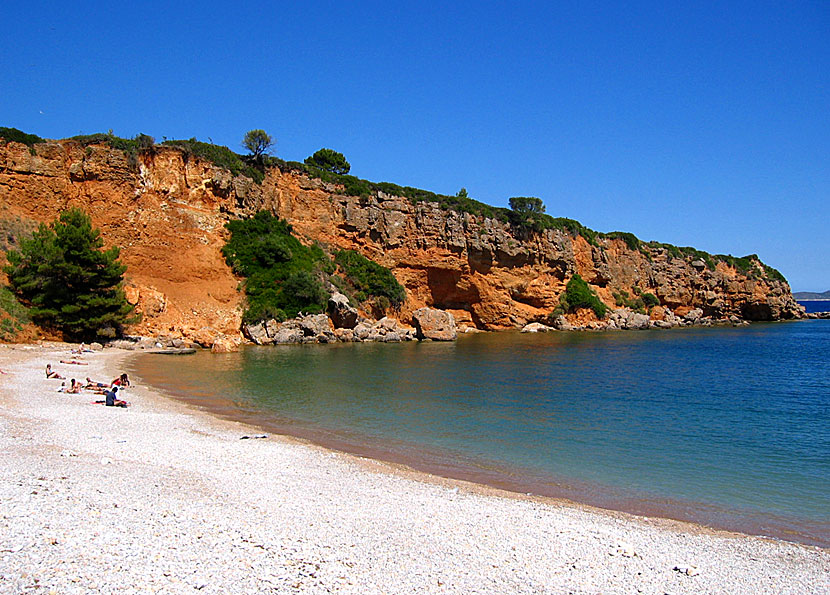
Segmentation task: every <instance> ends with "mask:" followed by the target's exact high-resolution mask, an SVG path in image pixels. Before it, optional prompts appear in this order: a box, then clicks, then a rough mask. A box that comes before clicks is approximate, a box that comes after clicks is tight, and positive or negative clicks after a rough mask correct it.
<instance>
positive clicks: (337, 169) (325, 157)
mask: <svg viewBox="0 0 830 595" xmlns="http://www.w3.org/2000/svg"><path fill="white" fill-rule="evenodd" d="M305 163H306V165H311V166H314V167H319V168H320V169H323V170H326V171H330V172H331V173H333V174H339V175H343V174H347V173H349V170H350V169H351V168H352V166H351V165H350V164H349V162H348V161H346V157H345V156H344V155H343V153H338V152H337V151H334V150H332V149H320V150H319V151H317V152H316V153H314V155H312V156H311V157H306V159H305Z"/></svg>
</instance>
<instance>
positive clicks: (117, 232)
mask: <svg viewBox="0 0 830 595" xmlns="http://www.w3.org/2000/svg"><path fill="white" fill-rule="evenodd" d="M72 206H75V207H80V208H82V209H83V210H84V211H86V212H87V213H89V215H90V216H91V218H92V220H93V223H94V224H95V225H96V226H98V227H100V228H101V230H102V235H103V238H104V240H105V242H106V244H107V245H117V246H120V247H121V259H122V261H123V262H124V264H126V265H127V267H128V269H127V273H126V276H125V279H126V290H127V296H128V299H129V301H131V302H132V303H134V304H135V305H136V307H137V310H138V312H140V313H141V315H142V319H141V321H140V322H139V323H138V324H136V325H135V326H134V327H132V328H130V329H128V330H129V332H130V333H131V334H136V335H147V336H153V337H166V338H167V340H169V341H173V340H180V341H181V340H184V341H187V342H193V343H196V344H199V345H203V346H212V345H215V344H218V345H219V347H218V350H226V349H233V348H235V346H236V345H238V344H239V343H240V342H241V341H243V340H250V341H253V342H256V343H262V344H267V343H285V342H288V343H292V342H307V341H311V340H317V341H332V340H340V341H351V340H380V341H384V340H385V341H395V340H409V339H412V338H433V339H446V338H453V337H454V333H455V332H456V328H457V331H458V332H465V331H468V330H503V329H522V328H525V327H526V326H527V325H529V324H532V323H536V324H538V325H541V326H544V327H546V328H557V329H561V330H568V329H574V328H581V329H604V328H608V329H615V328H616V329H633V328H655V327H656V328H660V327H671V326H679V325H685V324H700V323H703V324H715V323H733V324H737V323H741V322H743V321H755V320H780V319H789V318H800V317H803V316H804V313H803V309H802V308H801V307H800V306H799V305H798V304H797V302H796V301H795V300H794V299H793V296H792V293H791V291H790V287H789V285H788V284H787V282H786V281H785V280H784V279H783V277H781V276H780V274H778V273H777V272H776V271H774V270H773V269H770V268H769V267H767V266H765V265H764V264H763V263H761V262H760V261H758V260H757V258H755V257H747V258H744V259H731V257H729V258H723V259H719V258H709V255H706V254H705V253H699V252H697V251H695V250H692V249H678V248H676V247H674V246H670V245H667V244H658V243H654V242H650V243H645V242H640V241H639V240H636V238H633V236H629V234H617V235H614V234H608V235H604V234H598V235H586V234H582V233H580V232H579V230H578V229H574V228H569V227H568V226H564V227H562V226H560V227H553V228H548V229H541V230H537V231H534V230H529V229H524V228H521V227H517V226H516V225H514V224H512V223H511V222H510V221H508V220H505V219H504V218H503V217H498V216H487V214H486V213H474V212H463V211H460V210H452V209H448V208H447V207H446V205H442V204H441V203H440V202H438V201H432V200H413V199H411V198H405V197H401V196H395V195H393V194H388V193H386V192H383V191H380V190H378V191H374V192H372V193H370V194H369V195H365V194H364V195H363V196H352V195H349V194H348V193H346V192H345V189H344V187H343V186H342V185H340V184H337V183H334V182H327V181H324V180H322V179H318V178H315V177H312V176H309V175H308V174H307V173H306V172H303V171H300V170H298V169H292V168H290V167H276V166H275V167H269V168H267V169H266V171H265V175H264V179H263V180H262V181H261V182H258V181H255V180H254V179H253V178H251V177H247V176H246V175H244V173H243V172H238V173H236V174H234V173H232V172H231V171H230V170H228V169H225V168H223V167H220V166H218V165H215V164H214V163H212V162H211V161H208V160H206V159H202V158H198V157H195V156H194V155H192V154H189V153H188V152H187V151H184V150H182V149H181V148H178V147H172V146H163V145H154V146H152V147H149V148H145V149H144V150H141V151H139V152H137V153H130V152H128V151H124V150H120V149H117V148H113V147H111V146H109V145H108V144H107V143H104V142H102V143H98V144H86V145H84V144H81V143H80V142H77V141H73V140H63V141H48V142H41V143H37V144H34V145H32V146H27V145H25V144H22V143H16V142H5V143H3V142H0V223H2V226H3V229H2V231H3V232H4V233H6V234H8V235H13V234H14V233H18V232H19V231H20V230H26V229H31V228H32V227H33V226H34V225H35V224H36V223H38V222H48V221H51V220H52V219H53V218H54V217H55V216H56V215H57V214H58V213H59V212H60V211H61V210H63V209H66V208H68V207H72ZM260 210H267V211H270V212H271V213H273V214H275V215H277V216H279V217H282V218H285V219H286V220H287V221H288V222H289V223H290V224H291V225H292V227H293V230H294V233H295V235H297V236H298V237H299V238H300V239H301V241H302V242H304V243H309V244H310V243H315V242H316V243H318V244H319V245H321V246H322V247H323V248H324V249H327V250H336V249H351V250H355V251H357V252H359V253H360V254H362V255H364V256H366V257H368V258H370V259H372V260H373V261H375V262H377V263H379V264H381V265H383V266H385V267H388V268H389V269H390V270H391V271H392V273H393V274H394V275H395V277H396V278H397V279H398V281H399V282H400V283H401V284H402V285H403V286H404V287H405V289H406V301H405V302H404V304H403V305H402V306H401V307H400V308H399V309H397V310H389V311H386V312H366V311H363V310H360V309H359V308H354V307H353V306H351V305H349V304H348V299H346V303H345V306H346V307H345V308H343V307H342V306H343V304H342V303H341V305H340V306H338V305H337V304H332V303H331V302H330V304H329V310H328V315H327V316H326V315H323V316H320V315H318V316H316V317H308V316H306V317H303V318H302V319H298V320H293V321H285V322H282V323H278V322H276V321H265V322H262V323H261V324H258V325H253V326H251V325H243V324H242V304H243V301H244V295H243V293H242V292H241V291H240V289H239V285H240V279H239V278H238V277H236V276H234V274H233V272H232V270H231V269H230V267H229V266H228V265H227V264H226V263H225V260H224V258H223V257H222V254H221V248H222V246H223V245H224V243H225V241H226V239H227V231H226V229H225V227H224V225H225V223H226V222H227V221H229V220H231V219H236V218H245V217H249V216H251V215H253V214H254V213H256V212H258V211H260ZM632 238H633V241H632ZM701 255H702V256H701ZM577 273H578V274H579V275H580V276H581V277H582V278H584V279H585V281H587V283H588V284H589V286H590V288H591V289H592V290H593V291H594V292H595V293H596V294H597V295H598V297H599V298H600V300H602V302H603V303H605V304H606V305H608V306H609V307H610V308H611V309H612V310H613V311H612V312H611V313H610V314H609V315H608V316H606V317H605V318H604V319H599V318H597V317H596V315H595V314H594V313H593V312H592V311H591V310H589V309H587V308H583V309H577V310H575V311H570V312H566V313H564V314H562V315H561V316H555V315H552V313H553V312H554V310H556V308H557V306H558V305H559V303H560V301H559V300H560V296H561V295H562V294H563V292H564V291H565V287H566V284H567V282H568V280H569V279H570V278H572V277H573V276H574V275H575V274H577ZM640 292H648V293H650V294H652V295H653V296H656V298H657V301H658V302H659V304H657V305H655V306H654V307H651V308H650V309H649V310H648V312H647V313H646V312H645V311H643V310H640V309H639V308H636V307H629V306H627V305H626V300H622V302H621V298H620V296H621V295H625V296H632V297H633V296H635V295H638V294H639V293H640ZM333 297H334V298H335V299H336V300H340V301H341V302H342V298H336V296H333ZM338 308H340V310H343V312H339V311H338ZM349 308H351V309H353V310H354V312H350V311H349ZM423 308H429V309H430V312H431V314H430V316H431V317H433V318H435V317H438V316H442V317H444V318H446V316H447V315H449V318H451V319H452V325H451V326H452V328H450V323H449V322H447V321H446V319H444V321H443V322H441V323H439V322H437V321H429V322H428V323H427V324H428V325H431V324H433V323H435V324H438V327H440V328H442V329H443V330H441V331H440V332H439V331H436V334H435V335H434V336H430V334H429V333H428V332H425V331H423V329H422V327H421V326H420V323H419V322H418V320H419V316H418V314H417V313H418V312H419V311H421V312H423V310H422V309H423ZM615 308H616V309H615ZM614 309H615V310H614ZM439 310H440V311H442V312H443V313H444V314H438V313H436V311H439ZM637 310H640V311H639V312H638V311H637ZM344 316H345V317H344ZM426 318H428V317H426ZM426 318H424V319H425V320H426ZM430 332H431V331H430Z"/></svg>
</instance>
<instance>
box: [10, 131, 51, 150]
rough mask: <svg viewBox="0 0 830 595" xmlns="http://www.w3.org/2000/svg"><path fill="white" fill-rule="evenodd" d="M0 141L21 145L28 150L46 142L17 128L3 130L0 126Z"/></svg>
mask: <svg viewBox="0 0 830 595" xmlns="http://www.w3.org/2000/svg"><path fill="white" fill-rule="evenodd" d="M0 139H3V140H4V141H6V142H12V143H23V144H24V145H26V146H28V147H29V148H30V149H31V148H32V147H34V146H35V145H36V144H38V143H44V142H46V141H45V140H43V139H42V138H40V137H39V136H37V135H36V134H26V133H25V132H23V131H22V130H18V129H17V128H5V127H3V126H0Z"/></svg>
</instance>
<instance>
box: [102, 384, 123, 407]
mask: <svg viewBox="0 0 830 595" xmlns="http://www.w3.org/2000/svg"><path fill="white" fill-rule="evenodd" d="M104 396H105V397H106V401H104V404H105V405H106V406H107V407H126V406H127V401H122V400H121V399H119V398H118V387H117V386H113V387H112V390H108V391H106V392H104Z"/></svg>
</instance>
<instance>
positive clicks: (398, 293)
mask: <svg viewBox="0 0 830 595" xmlns="http://www.w3.org/2000/svg"><path fill="white" fill-rule="evenodd" d="M334 262H335V264H337V266H338V267H340V270H341V271H342V273H343V275H344V277H345V279H346V280H347V282H348V283H349V284H350V285H351V287H353V288H354V289H355V290H356V291H357V294H356V298H357V300H358V301H363V299H366V298H367V297H369V296H372V297H375V298H382V299H381V306H382V308H381V309H384V310H385V309H386V308H388V307H389V306H392V307H393V308H399V307H400V306H401V305H402V304H403V303H404V301H406V290H405V289H404V288H403V286H402V285H401V284H400V283H398V280H397V279H395V275H393V274H392V271H390V270H389V269H387V268H386V267H383V266H381V265H379V264H378V263H376V262H374V261H372V260H369V259H368V258H366V257H365V256H362V255H361V254H358V253H357V252H355V251H354V250H340V251H339V252H337V253H335V255H334ZM361 297H362V298H363V299H361ZM383 306H385V307H383Z"/></svg>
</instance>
